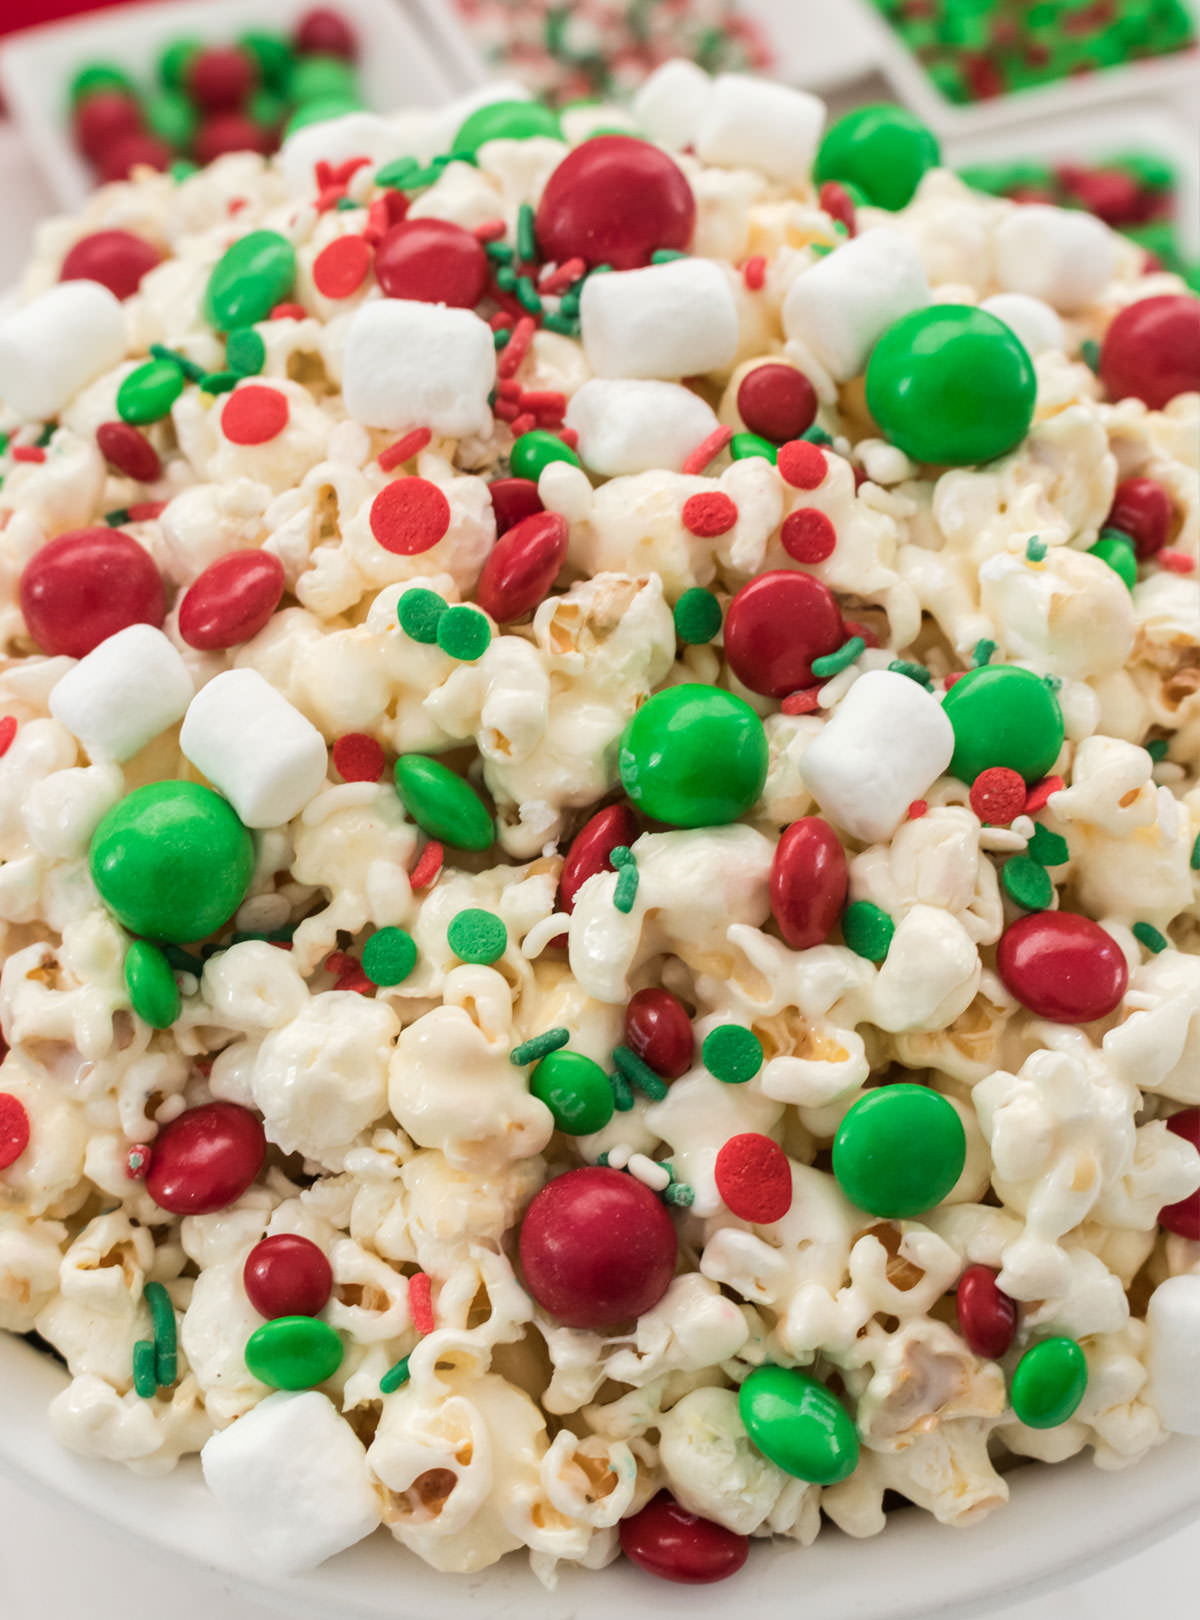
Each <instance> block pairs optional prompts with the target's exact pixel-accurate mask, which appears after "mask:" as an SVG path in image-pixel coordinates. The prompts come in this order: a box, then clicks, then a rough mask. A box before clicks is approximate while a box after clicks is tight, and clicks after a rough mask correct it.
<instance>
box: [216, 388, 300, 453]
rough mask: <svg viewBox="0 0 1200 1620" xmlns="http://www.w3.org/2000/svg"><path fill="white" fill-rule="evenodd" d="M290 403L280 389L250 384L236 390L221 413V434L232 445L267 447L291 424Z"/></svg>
mask: <svg viewBox="0 0 1200 1620" xmlns="http://www.w3.org/2000/svg"><path fill="white" fill-rule="evenodd" d="M288 415H289V412H288V402H287V399H286V398H285V397H284V395H283V394H281V393H280V392H279V390H278V388H264V387H263V386H262V384H261V383H246V384H244V385H243V386H242V387H241V388H235V389H234V391H233V393H232V394H230V396H229V398H228V400H227V401H226V402H225V409H224V410H223V411H222V412H221V432H222V433H223V434H224V435H225V437H226V438H227V439H228V440H229V442H230V443H231V444H267V443H268V442H269V441H270V440H271V439H275V438H278V436H279V435H280V434H281V433H282V432H283V430H284V428H285V427H287V425H288Z"/></svg>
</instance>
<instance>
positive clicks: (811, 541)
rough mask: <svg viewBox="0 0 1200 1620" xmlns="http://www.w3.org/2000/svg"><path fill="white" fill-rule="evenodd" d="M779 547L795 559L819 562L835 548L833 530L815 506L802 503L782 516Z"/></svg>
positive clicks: (805, 561) (803, 561)
mask: <svg viewBox="0 0 1200 1620" xmlns="http://www.w3.org/2000/svg"><path fill="white" fill-rule="evenodd" d="M781 539H782V541H783V549H784V550H785V551H786V552H787V554H788V556H789V557H791V559H792V560H793V562H798V563H822V562H824V561H825V559H826V558H827V557H832V556H833V553H834V551H835V550H836V548H837V530H836V529H835V528H834V526H833V524H832V523H831V522H830V521H829V519H828V518H827V517H826V516H825V514H824V512H818V511H817V509H816V507H815V506H802V507H800V508H799V509H798V510H797V511H795V512H789V513H788V515H787V517H785V518H784V520H783V531H782V534H781Z"/></svg>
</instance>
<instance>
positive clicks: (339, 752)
mask: <svg viewBox="0 0 1200 1620" xmlns="http://www.w3.org/2000/svg"><path fill="white" fill-rule="evenodd" d="M333 763H334V766H335V767H336V769H337V772H338V774H339V775H340V776H341V778H342V780H343V782H378V780H379V778H380V777H381V776H382V775H383V768H384V765H385V764H386V759H385V757H384V752H383V748H382V747H381V746H380V744H379V743H378V742H376V740H375V738H374V737H369V736H368V735H367V733H366V732H365V731H348V732H346V734H345V736H343V737H339V738H338V739H337V740H336V742H335V743H334V745H333Z"/></svg>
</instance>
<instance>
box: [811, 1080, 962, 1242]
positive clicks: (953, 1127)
mask: <svg viewBox="0 0 1200 1620" xmlns="http://www.w3.org/2000/svg"><path fill="white" fill-rule="evenodd" d="M966 1160H967V1136H966V1132H965V1131H964V1130H963V1124H962V1120H961V1119H960V1118H959V1117H958V1114H957V1113H956V1112H955V1110H954V1106H953V1104H951V1103H949V1102H947V1101H946V1099H945V1097H943V1096H942V1095H941V1093H940V1092H937V1091H932V1090H930V1088H929V1087H928V1086H914V1085H906V1084H899V1085H886V1086H877V1087H875V1089H874V1090H872V1091H868V1092H867V1094H866V1096H865V1097H860V1098H859V1100H858V1101H857V1102H856V1103H855V1104H854V1105H853V1107H852V1108H850V1109H849V1111H848V1112H847V1114H846V1116H845V1118H844V1119H843V1120H842V1123H841V1124H840V1125H839V1126H838V1131H837V1135H836V1136H835V1137H834V1139H833V1173H834V1176H835V1177H836V1178H837V1182H838V1185H839V1186H840V1187H841V1189H842V1191H843V1192H844V1193H845V1195H846V1197H847V1198H848V1199H849V1200H850V1202H851V1203H852V1204H857V1205H858V1207H859V1209H865V1210H866V1211H867V1212H868V1213H869V1214H871V1215H882V1216H884V1217H886V1218H887V1219H888V1220H906V1219H908V1218H909V1217H911V1216H913V1215H919V1214H921V1213H923V1211H925V1210H927V1209H933V1208H934V1207H935V1205H937V1204H940V1203H941V1201H942V1199H943V1198H945V1196H946V1194H947V1193H948V1192H950V1190H951V1188H952V1187H953V1186H954V1184H955V1183H956V1182H957V1180H958V1178H959V1177H960V1176H961V1175H962V1173H963V1166H964V1164H965V1163H966Z"/></svg>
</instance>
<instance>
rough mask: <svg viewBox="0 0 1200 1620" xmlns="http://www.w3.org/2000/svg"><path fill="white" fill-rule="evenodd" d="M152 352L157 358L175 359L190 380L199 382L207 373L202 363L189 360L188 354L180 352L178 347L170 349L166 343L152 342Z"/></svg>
mask: <svg viewBox="0 0 1200 1620" xmlns="http://www.w3.org/2000/svg"><path fill="white" fill-rule="evenodd" d="M150 353H151V354H152V355H153V356H154V358H155V359H156V360H173V361H174V362H175V364H176V365H177V366H178V367H179V369H180V371H182V372H183V374H184V376H185V377H186V378H187V379H188V381H189V382H199V381H200V379H201V377H203V376H204V375H205V370H204V367H203V366H202V365H199V364H197V362H196V361H195V360H189V359H188V357H187V355H186V354H180V352H179V350H178V349H168V348H167V346H166V344H165V343H152V344H151V345H150Z"/></svg>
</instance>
